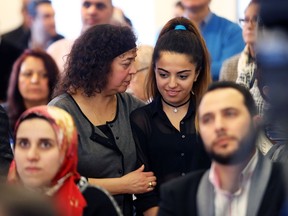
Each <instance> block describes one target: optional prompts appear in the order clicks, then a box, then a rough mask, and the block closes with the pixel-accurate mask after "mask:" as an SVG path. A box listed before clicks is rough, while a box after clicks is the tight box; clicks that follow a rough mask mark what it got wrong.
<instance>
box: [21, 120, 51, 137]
mask: <svg viewBox="0 0 288 216" xmlns="http://www.w3.org/2000/svg"><path fill="white" fill-rule="evenodd" d="M35 126H36V127H37V133H36V134H37V135H42V136H43V135H45V136H46V135H51V134H52V135H54V130H53V127H52V125H51V124H50V123H49V122H48V121H47V120H45V119H41V118H32V119H26V120H24V121H22V122H21V123H20V125H19V127H18V130H17V134H16V137H18V136H19V135H20V136H21V135H24V134H25V135H27V136H34V132H33V131H34V129H35ZM41 132H42V134H40V133H41ZM43 132H45V133H43Z"/></svg>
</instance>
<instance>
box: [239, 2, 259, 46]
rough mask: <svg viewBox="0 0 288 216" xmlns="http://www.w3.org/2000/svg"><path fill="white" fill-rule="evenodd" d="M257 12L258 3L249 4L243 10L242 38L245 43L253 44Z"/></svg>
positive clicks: (255, 35)
mask: <svg viewBox="0 0 288 216" xmlns="http://www.w3.org/2000/svg"><path fill="white" fill-rule="evenodd" d="M258 13H259V6H258V4H251V5H249V7H248V8H247V9H246V11H245V17H244V19H245V20H247V21H248V20H249V21H248V22H245V23H244V25H243V31H242V34H243V38H244V41H245V43H246V44H254V43H255V42H256V37H257V25H258V23H257V17H258Z"/></svg>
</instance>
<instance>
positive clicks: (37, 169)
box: [25, 167, 41, 173]
mask: <svg viewBox="0 0 288 216" xmlns="http://www.w3.org/2000/svg"><path fill="white" fill-rule="evenodd" d="M25 171H26V172H28V173H38V172H40V171H41V168H40V167H26V168H25Z"/></svg>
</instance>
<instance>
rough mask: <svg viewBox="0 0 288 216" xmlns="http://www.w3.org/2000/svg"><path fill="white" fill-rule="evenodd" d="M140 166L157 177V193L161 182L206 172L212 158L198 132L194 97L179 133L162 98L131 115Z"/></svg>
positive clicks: (181, 123)
mask: <svg viewBox="0 0 288 216" xmlns="http://www.w3.org/2000/svg"><path fill="white" fill-rule="evenodd" d="M130 121H131V126H132V131H133V136H134V139H135V143H136V147H137V153H138V160H139V163H144V164H145V167H146V170H150V171H153V172H154V174H155V176H156V177H157V187H156V188H155V189H156V193H158V192H159V187H160V185H161V184H162V183H164V182H166V181H168V180H171V179H173V178H175V177H178V176H184V175H186V174H187V173H188V172H190V171H195V170H199V169H207V168H209V167H210V163H211V162H210V159H209V157H208V155H207V154H206V152H205V150H204V146H203V143H202V140H201V138H200V136H199V135H198V134H197V133H196V130H195V122H194V121H195V98H194V97H193V98H192V100H191V101H190V104H189V108H188V112H187V114H186V115H185V117H184V118H183V119H182V121H181V122H180V131H178V130H177V129H176V128H175V127H174V126H173V125H172V124H171V122H170V121H169V119H168V117H167V116H166V114H165V112H164V111H163V108H162V103H161V97H158V98H156V99H155V100H154V101H152V102H151V103H150V104H148V105H146V106H144V107H141V108H138V109H136V110H135V111H133V112H132V113H131V115H130Z"/></svg>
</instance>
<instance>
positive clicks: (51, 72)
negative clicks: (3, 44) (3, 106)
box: [7, 49, 59, 129]
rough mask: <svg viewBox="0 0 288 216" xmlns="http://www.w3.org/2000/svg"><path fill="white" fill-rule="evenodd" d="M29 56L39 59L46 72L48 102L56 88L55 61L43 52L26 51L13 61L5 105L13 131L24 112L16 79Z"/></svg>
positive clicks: (56, 68)
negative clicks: (6, 105)
mask: <svg viewBox="0 0 288 216" xmlns="http://www.w3.org/2000/svg"><path fill="white" fill-rule="evenodd" d="M30 56H32V57H35V58H39V59H41V60H42V61H43V63H44V67H45V69H46V71H47V76H48V80H49V81H48V87H49V96H48V97H49V98H48V101H50V100H51V99H52V94H53V91H54V88H55V86H56V83H57V81H58V77H59V69H58V67H57V65H56V63H55V61H54V60H53V58H52V57H51V56H50V55H49V54H48V53H46V52H45V51H43V50H40V49H27V50H25V51H24V52H23V53H22V55H21V56H20V57H19V58H18V59H17V60H16V61H15V63H14V65H13V69H12V72H11V75H10V80H9V88H8V94H7V104H8V107H9V109H8V110H7V113H8V116H9V119H10V122H11V124H10V126H11V128H12V129H14V125H15V123H16V121H17V119H18V118H19V117H20V115H21V114H22V112H24V111H25V110H26V107H25V105H24V100H23V97H22V95H21V93H20V91H19V87H18V78H19V74H20V69H21V65H22V63H23V62H24V61H25V59H26V58H27V57H30Z"/></svg>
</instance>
